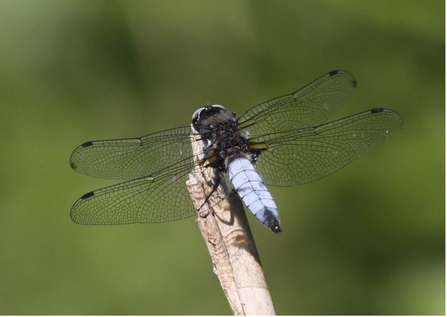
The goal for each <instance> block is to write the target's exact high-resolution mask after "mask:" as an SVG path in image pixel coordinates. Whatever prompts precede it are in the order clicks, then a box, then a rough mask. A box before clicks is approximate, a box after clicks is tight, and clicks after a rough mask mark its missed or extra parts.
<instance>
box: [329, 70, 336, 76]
mask: <svg viewBox="0 0 447 317" xmlns="http://www.w3.org/2000/svg"><path fill="white" fill-rule="evenodd" d="M337 74H338V70H333V71H330V72H329V76H334V75H337Z"/></svg>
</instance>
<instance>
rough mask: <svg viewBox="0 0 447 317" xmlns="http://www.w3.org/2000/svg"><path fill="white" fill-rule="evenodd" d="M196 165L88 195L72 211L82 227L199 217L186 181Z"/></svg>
mask: <svg viewBox="0 0 447 317" xmlns="http://www.w3.org/2000/svg"><path fill="white" fill-rule="evenodd" d="M191 169H192V164H189V163H186V164H182V165H179V166H178V167H175V168H168V169H165V170H162V171H160V172H157V173H154V174H152V175H148V176H145V177H140V178H137V179H134V180H130V181H127V182H123V183H120V184H116V185H112V186H109V187H105V188H103V189H99V190H96V191H93V192H90V193H87V194H85V195H84V196H82V197H81V198H79V199H78V200H77V201H76V202H75V203H74V205H73V207H72V208H71V212H70V215H71V219H72V220H73V221H74V222H76V223H79V224H89V225H116V224H130V223H159V222H167V221H174V220H179V219H183V218H187V217H190V216H193V215H195V214H196V211H195V209H194V207H193V205H192V203H191V199H190V197H189V192H188V190H187V187H186V184H185V182H186V180H187V177H188V174H189V172H191Z"/></svg>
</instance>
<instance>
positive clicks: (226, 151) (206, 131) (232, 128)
mask: <svg viewBox="0 0 447 317" xmlns="http://www.w3.org/2000/svg"><path fill="white" fill-rule="evenodd" d="M192 123H193V126H194V128H195V129H196V130H197V132H198V133H200V134H201V135H202V136H203V139H202V140H203V141H204V142H205V144H206V148H205V150H204V152H205V153H204V154H205V158H207V162H208V164H210V165H211V166H213V167H217V168H219V169H220V170H226V169H227V167H228V164H229V163H230V162H231V161H232V160H233V159H235V158H237V157H241V156H244V157H247V158H248V159H249V160H250V161H253V162H254V157H253V155H252V154H251V153H250V149H249V143H248V137H247V134H246V133H245V132H244V131H243V130H242V129H241V127H240V125H239V123H238V122H237V120H236V117H235V114H234V113H231V112H229V111H227V110H226V109H225V108H224V107H222V106H220V105H212V106H207V107H204V108H200V109H199V110H197V111H196V112H195V113H194V115H193V122H192Z"/></svg>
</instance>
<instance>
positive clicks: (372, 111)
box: [371, 108, 383, 113]
mask: <svg viewBox="0 0 447 317" xmlns="http://www.w3.org/2000/svg"><path fill="white" fill-rule="evenodd" d="M379 112H383V108H374V109H371V113H379Z"/></svg>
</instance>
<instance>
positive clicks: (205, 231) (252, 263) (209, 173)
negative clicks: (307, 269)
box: [186, 129, 275, 315]
mask: <svg viewBox="0 0 447 317" xmlns="http://www.w3.org/2000/svg"><path fill="white" fill-rule="evenodd" d="M196 138H197V139H196ZM191 139H192V146H193V153H194V156H195V158H196V159H197V162H200V160H201V159H202V157H203V147H204V144H203V142H202V141H200V136H199V135H197V133H196V132H195V131H194V129H193V133H192V137H191ZM214 179H215V175H214V171H213V169H212V168H211V167H208V168H204V167H203V166H202V165H201V164H196V168H195V170H194V172H193V173H191V174H190V177H189V180H188V181H187V182H186V184H187V186H188V190H189V192H190V195H191V199H192V201H193V203H194V206H195V208H196V210H198V213H199V217H198V220H197V221H198V225H199V228H200V231H201V233H202V236H203V238H204V240H205V243H206V246H207V248H208V251H209V253H210V255H211V259H212V261H213V270H214V273H216V274H217V276H218V278H219V280H220V284H221V286H222V289H223V291H224V293H225V295H226V296H227V300H228V302H229V304H230V307H231V309H232V310H233V313H234V315H275V310H274V307H273V303H272V299H271V297H270V293H269V290H268V286H267V283H266V281H265V278H264V272H263V270H262V266H261V262H260V259H259V255H258V251H257V250H256V245H255V242H254V240H253V236H252V233H251V230H250V227H249V225H248V221H247V217H246V215H245V211H244V207H243V205H242V202H241V200H240V199H239V197H238V195H237V194H235V193H234V192H232V190H230V189H229V188H227V187H226V185H225V183H224V182H223V181H222V182H221V183H222V184H220V185H219V187H218V188H217V189H216V190H214V192H213V186H212V184H210V181H209V180H214ZM211 193H212V195H211V196H210V194H211Z"/></svg>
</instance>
